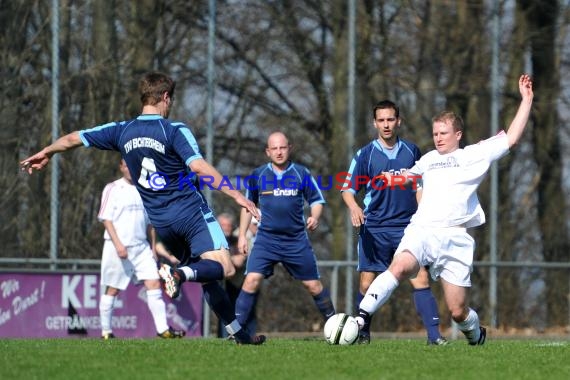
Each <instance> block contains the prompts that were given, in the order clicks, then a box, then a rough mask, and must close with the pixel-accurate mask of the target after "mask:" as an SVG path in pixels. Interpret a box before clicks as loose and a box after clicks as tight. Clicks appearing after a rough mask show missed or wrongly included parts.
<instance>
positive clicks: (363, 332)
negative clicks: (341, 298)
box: [356, 271, 376, 344]
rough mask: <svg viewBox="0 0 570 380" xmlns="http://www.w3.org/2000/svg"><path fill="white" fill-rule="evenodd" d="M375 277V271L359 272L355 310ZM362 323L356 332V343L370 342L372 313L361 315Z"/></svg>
mask: <svg viewBox="0 0 570 380" xmlns="http://www.w3.org/2000/svg"><path fill="white" fill-rule="evenodd" d="M375 278H376V272H367V271H362V272H360V276H359V287H358V294H357V295H356V310H358V309H359V305H360V303H361V302H362V299H363V298H364V295H365V294H366V291H367V290H368V288H369V287H370V285H371V284H372V281H374V279H375ZM361 317H362V320H363V325H362V326H361V328H360V332H359V334H358V344H369V343H370V325H371V323H372V315H362V316H361Z"/></svg>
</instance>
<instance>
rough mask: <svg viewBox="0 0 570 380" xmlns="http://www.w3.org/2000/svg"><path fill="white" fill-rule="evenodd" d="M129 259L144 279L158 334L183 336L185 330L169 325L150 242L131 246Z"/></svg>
mask: <svg viewBox="0 0 570 380" xmlns="http://www.w3.org/2000/svg"><path fill="white" fill-rule="evenodd" d="M129 260H130V262H131V263H132V265H133V267H134V275H135V277H136V278H137V279H138V280H140V281H143V283H144V286H145V288H146V303H147V306H148V309H149V311H150V313H151V315H152V319H153V321H154V326H155V329H156V333H157V336H158V337H160V338H167V339H170V338H182V337H183V336H184V335H186V332H185V331H184V330H175V329H173V328H171V327H170V326H169V325H168V320H167V318H166V304H165V302H164V299H163V298H162V289H161V286H160V285H161V284H160V277H159V275H158V273H157V271H156V261H155V260H154V256H153V254H152V251H151V249H150V246H149V245H148V244H145V245H140V246H137V247H133V248H131V252H130V253H129Z"/></svg>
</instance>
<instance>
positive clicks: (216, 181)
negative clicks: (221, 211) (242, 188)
mask: <svg viewBox="0 0 570 380" xmlns="http://www.w3.org/2000/svg"><path fill="white" fill-rule="evenodd" d="M188 166H189V168H190V170H192V171H193V172H194V173H196V174H197V175H198V177H204V178H207V179H208V180H209V182H210V185H211V186H212V187H213V188H214V189H217V190H220V191H221V192H222V193H224V194H226V195H227V196H229V197H230V198H233V200H234V201H235V202H236V203H237V204H238V205H240V206H241V207H243V208H245V209H246V210H247V211H249V212H250V213H251V215H252V216H254V217H256V218H258V219H260V216H259V214H258V213H257V207H255V204H254V203H253V202H251V201H250V200H248V199H246V198H245V197H244V196H243V195H242V193H240V192H239V191H237V190H235V189H232V188H230V186H223V185H221V184H222V180H223V177H222V175H221V174H220V172H218V170H217V169H216V168H214V167H213V166H212V165H210V164H209V163H208V162H206V160H204V159H203V158H199V159H197V160H194V161H192V162H190V164H189V165H188Z"/></svg>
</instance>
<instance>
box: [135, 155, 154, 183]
mask: <svg viewBox="0 0 570 380" xmlns="http://www.w3.org/2000/svg"><path fill="white" fill-rule="evenodd" d="M156 172H157V170H156V165H155V164H154V159H153V158H148V157H145V158H143V160H142V162H141V175H140V177H139V185H141V186H142V187H144V188H145V189H150V188H152V187H151V186H150V184H149V183H148V181H149V179H150V178H151V176H152V175H153V174H154V173H156ZM153 190H155V189H154V188H153Z"/></svg>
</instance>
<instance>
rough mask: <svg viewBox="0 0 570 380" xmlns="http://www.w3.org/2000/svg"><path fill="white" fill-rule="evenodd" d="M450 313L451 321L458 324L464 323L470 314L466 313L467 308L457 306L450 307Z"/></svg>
mask: <svg viewBox="0 0 570 380" xmlns="http://www.w3.org/2000/svg"><path fill="white" fill-rule="evenodd" d="M449 313H450V314H451V319H453V320H454V321H455V322H457V323H459V322H463V321H464V320H465V319H466V318H467V315H468V312H466V310H465V308H463V307H461V306H455V307H452V306H450V307H449Z"/></svg>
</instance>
